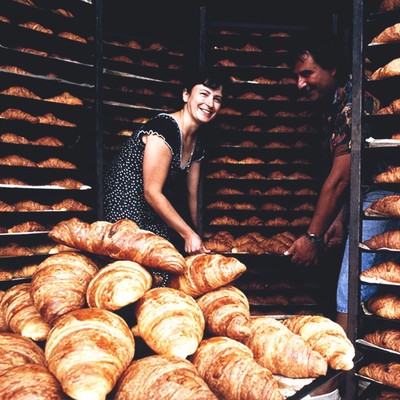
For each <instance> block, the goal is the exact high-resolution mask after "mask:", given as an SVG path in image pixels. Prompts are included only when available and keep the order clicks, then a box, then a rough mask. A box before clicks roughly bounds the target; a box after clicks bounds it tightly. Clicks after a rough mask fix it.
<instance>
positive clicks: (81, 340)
mask: <svg viewBox="0 0 400 400" xmlns="http://www.w3.org/2000/svg"><path fill="white" fill-rule="evenodd" d="M44 352H45V356H46V360H47V363H48V367H49V370H50V371H51V372H52V373H53V374H54V375H55V376H56V378H57V379H58V381H59V382H60V383H61V386H62V388H63V390H64V392H65V393H66V394H67V395H68V396H70V397H72V398H73V399H76V400H86V399H105V398H106V395H107V394H108V393H109V392H110V391H111V390H112V389H113V387H114V386H115V384H116V382H117V380H118V379H119V377H120V376H121V375H122V373H123V372H124V370H125V369H126V368H127V367H128V365H129V364H130V363H131V361H132V359H133V356H134V354H135V341H134V338H133V335H132V332H131V331H130V329H129V327H128V325H127V324H126V322H125V321H124V320H123V319H122V318H121V317H120V316H119V315H117V314H114V313H112V312H111V311H107V310H101V309H99V308H83V309H80V310H75V311H71V312H70V313H68V314H65V315H64V316H63V317H62V318H60V319H59V320H58V321H57V323H56V324H55V325H54V326H53V328H52V329H51V331H50V333H49V335H48V338H47V341H46V343H45V349H44Z"/></svg>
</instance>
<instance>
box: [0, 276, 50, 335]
mask: <svg viewBox="0 0 400 400" xmlns="http://www.w3.org/2000/svg"><path fill="white" fill-rule="evenodd" d="M30 290H31V284H30V283H20V284H17V285H14V286H12V287H11V288H9V289H7V290H6V291H5V293H4V296H3V299H2V300H1V302H0V306H1V308H2V309H3V311H4V315H5V318H6V322H7V325H8V326H9V327H10V329H11V330H12V331H13V332H15V333H19V334H20V335H22V336H25V337H28V338H30V339H32V340H35V341H41V340H46V338H47V334H48V333H49V330H50V328H51V327H50V325H49V324H48V323H47V322H45V321H44V320H43V318H42V317H41V315H40V314H39V312H38V310H37V309H36V307H35V305H34V304H33V300H32V298H31V294H30Z"/></svg>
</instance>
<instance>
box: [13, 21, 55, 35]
mask: <svg viewBox="0 0 400 400" xmlns="http://www.w3.org/2000/svg"><path fill="white" fill-rule="evenodd" d="M18 26H21V27H23V28H28V29H33V30H34V31H39V32H43V33H48V34H52V33H53V31H52V30H51V29H49V28H45V27H44V26H42V25H40V24H38V23H37V22H34V21H29V22H25V23H21V24H18Z"/></svg>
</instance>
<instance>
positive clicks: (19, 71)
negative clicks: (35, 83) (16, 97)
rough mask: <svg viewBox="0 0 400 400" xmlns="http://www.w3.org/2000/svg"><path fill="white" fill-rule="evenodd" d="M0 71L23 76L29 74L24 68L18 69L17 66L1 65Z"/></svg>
mask: <svg viewBox="0 0 400 400" xmlns="http://www.w3.org/2000/svg"><path fill="white" fill-rule="evenodd" d="M0 69H3V70H5V71H9V72H13V73H14V74H21V75H27V74H28V72H27V71H25V70H24V69H22V68H18V67H16V66H15V65H1V66H0Z"/></svg>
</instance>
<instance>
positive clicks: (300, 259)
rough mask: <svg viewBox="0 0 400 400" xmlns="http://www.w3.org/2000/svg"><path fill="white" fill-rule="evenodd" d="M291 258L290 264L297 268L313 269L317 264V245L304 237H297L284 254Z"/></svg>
mask: <svg viewBox="0 0 400 400" xmlns="http://www.w3.org/2000/svg"><path fill="white" fill-rule="evenodd" d="M284 255H285V256H292V260H291V261H292V263H294V264H297V265H298V266H304V267H314V266H316V265H317V264H318V245H317V244H315V243H311V242H310V241H309V240H308V239H307V238H306V237H305V236H301V237H299V238H298V239H297V240H296V241H295V242H294V243H293V244H292V245H291V246H290V247H289V249H288V250H286V251H285V253H284Z"/></svg>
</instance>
